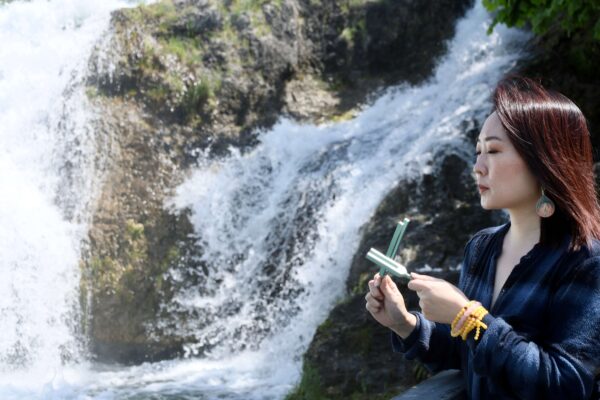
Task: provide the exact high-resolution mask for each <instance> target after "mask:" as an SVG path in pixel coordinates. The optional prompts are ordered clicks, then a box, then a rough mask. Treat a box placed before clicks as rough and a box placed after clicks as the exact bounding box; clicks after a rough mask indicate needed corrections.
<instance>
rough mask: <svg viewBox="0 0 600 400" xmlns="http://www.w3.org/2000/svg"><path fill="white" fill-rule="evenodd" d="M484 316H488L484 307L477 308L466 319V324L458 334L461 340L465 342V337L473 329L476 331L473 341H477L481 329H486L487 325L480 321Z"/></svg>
mask: <svg viewBox="0 0 600 400" xmlns="http://www.w3.org/2000/svg"><path fill="white" fill-rule="evenodd" d="M486 314H488V311H487V310H486V309H485V307H483V306H479V307H477V308H476V309H475V310H474V311H473V312H472V313H471V314H470V315H469V316H468V317H467V322H466V323H465V324H464V326H463V329H461V333H460V336H461V337H462V340H467V336H468V335H469V333H470V332H471V331H472V330H473V329H477V330H476V332H475V340H478V339H479V335H480V333H481V328H483V329H487V325H486V324H484V323H483V321H482V319H483V317H484V316H485V315H486Z"/></svg>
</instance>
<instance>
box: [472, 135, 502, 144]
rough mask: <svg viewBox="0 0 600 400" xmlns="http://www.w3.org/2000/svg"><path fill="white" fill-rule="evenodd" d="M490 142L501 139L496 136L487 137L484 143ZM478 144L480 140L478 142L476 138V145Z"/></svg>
mask: <svg viewBox="0 0 600 400" xmlns="http://www.w3.org/2000/svg"><path fill="white" fill-rule="evenodd" d="M490 140H499V141H502V139H500V138H499V137H498V136H488V137H486V138H485V141H486V142H489V141H490ZM479 142H480V140H479V138H477V143H479Z"/></svg>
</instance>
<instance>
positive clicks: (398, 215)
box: [290, 123, 505, 399]
mask: <svg viewBox="0 0 600 400" xmlns="http://www.w3.org/2000/svg"><path fill="white" fill-rule="evenodd" d="M470 125H471V128H470V129H468V131H469V137H470V140H471V141H472V142H471V144H472V145H473V146H474V140H475V136H476V135H477V134H478V133H479V127H477V126H476V125H475V124H474V123H471V124H470ZM433 159H434V160H435V161H434V164H432V165H431V171H430V173H428V174H425V175H423V176H421V177H420V178H419V179H418V180H410V181H403V182H400V183H399V184H398V186H397V188H396V189H395V190H394V191H392V192H391V193H389V195H388V196H387V197H386V198H385V199H384V201H383V202H382V203H381V204H380V206H379V208H378V209H377V211H376V213H375V216H374V218H373V219H372V220H371V221H370V222H369V224H368V225H367V226H366V227H365V231H364V235H363V240H362V242H361V244H360V247H359V250H358V252H357V254H356V256H355V257H354V260H353V262H352V266H351V270H350V275H349V277H348V281H347V287H348V290H349V293H348V297H347V298H346V300H345V301H344V302H343V303H342V304H339V305H338V306H336V307H335V308H334V309H333V311H332V312H331V314H330V316H329V318H328V319H327V321H325V322H324V323H323V325H321V326H320V327H319V329H318V330H317V333H316V334H315V337H314V339H313V342H312V344H311V346H310V348H309V350H308V351H307V353H306V354H305V357H304V361H305V363H304V379H305V381H303V382H302V383H301V385H300V387H299V389H298V392H301V391H302V390H305V389H304V388H305V387H306V386H310V387H311V388H312V389H311V390H313V392H312V397H311V396H308V395H306V393H296V394H292V395H291V396H290V398H291V399H294V398H304V399H308V398H321V397H325V398H348V397H349V396H350V395H351V394H353V393H365V395H364V398H365V399H366V398H375V396H382V397H381V398H389V397H390V396H391V395H392V394H397V393H399V392H401V391H403V390H405V389H406V388H408V387H410V386H412V385H414V384H415V383H416V382H417V377H419V371H420V367H419V365H418V363H412V362H407V361H406V360H404V357H403V356H402V355H400V354H393V353H392V352H391V349H390V336H389V330H388V329H386V328H383V327H382V326H381V325H379V324H378V323H377V322H375V320H374V319H373V318H371V316H370V315H369V314H368V313H367V312H366V310H365V309H364V305H365V301H364V296H365V294H366V292H367V290H368V289H367V281H368V280H369V279H371V278H372V276H373V275H374V274H375V272H377V268H375V267H374V266H373V265H372V263H370V262H369V261H368V260H366V259H365V257H364V254H366V253H367V251H368V250H369V248H371V247H375V248H377V249H381V250H385V249H387V246H388V244H389V241H390V240H391V236H392V234H393V232H394V229H395V226H396V223H397V221H399V220H401V219H403V218H404V217H408V218H410V219H411V222H410V224H409V226H408V229H407V231H406V233H405V236H404V239H403V240H402V246H401V249H400V250H401V251H400V252H399V258H400V262H401V263H402V264H404V265H406V266H407V268H408V269H409V271H420V270H422V269H423V270H424V271H426V272H424V273H426V274H428V275H432V276H436V277H440V278H443V279H446V280H448V281H450V282H452V283H454V284H456V283H457V281H458V276H459V273H460V270H459V264H460V262H461V260H462V257H463V249H464V246H465V244H466V243H467V241H468V239H469V238H470V236H471V235H472V234H473V233H474V232H477V231H478V230H480V229H483V228H484V227H488V226H493V225H497V224H499V223H502V222H504V219H505V217H504V216H503V214H502V213H501V212H492V213H490V212H487V211H484V210H483V209H482V208H481V206H480V205H479V195H478V193H477V192H476V190H475V185H474V182H473V178H472V177H471V175H470V168H471V167H470V166H471V161H470V160H466V159H464V158H463V156H461V154H460V153H459V152H455V151H453V150H451V149H440V150H439V152H438V154H436V155H435V156H434V157H433ZM428 266H435V267H436V268H435V269H430V268H428ZM398 284H399V288H400V291H401V292H402V294H403V295H404V297H405V301H406V304H407V307H408V309H409V310H418V309H419V307H418V297H417V296H416V294H414V292H412V291H410V290H408V288H406V284H405V283H402V282H398ZM310 374H313V376H318V377H319V379H318V382H311V383H307V382H306V379H307V377H309V376H311V375H310ZM420 377H421V378H422V377H424V375H423V374H422V373H421V376H420ZM367 394H368V395H367ZM315 396H317V397H315ZM318 396H321V397H318ZM358 398H363V397H358ZM377 398H379V397H377Z"/></svg>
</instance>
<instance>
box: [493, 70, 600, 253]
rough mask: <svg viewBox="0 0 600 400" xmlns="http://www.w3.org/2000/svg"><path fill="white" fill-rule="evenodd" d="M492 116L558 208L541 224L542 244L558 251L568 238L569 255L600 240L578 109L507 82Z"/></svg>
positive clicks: (524, 83)
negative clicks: (595, 240)
mask: <svg viewBox="0 0 600 400" xmlns="http://www.w3.org/2000/svg"><path fill="white" fill-rule="evenodd" d="M494 107H495V111H496V113H497V114H498V117H499V118H500V121H501V122H502V125H503V126H504V129H506V131H507V133H508V137H509V139H510V141H511V142H512V144H513V145H514V146H515V148H516V150H517V152H518V153H519V154H520V155H521V157H522V158H523V160H525V163H526V164H527V166H528V167H529V169H530V170H531V172H532V173H533V175H534V176H535V177H536V178H537V179H538V181H539V183H540V184H541V185H542V187H543V188H544V192H545V194H546V196H548V197H549V198H550V199H551V200H552V201H554V204H555V205H556V211H555V213H554V215H552V216H551V217H549V218H542V222H541V237H540V242H541V243H542V244H549V245H554V246H556V245H558V244H559V243H560V241H561V239H562V238H563V236H564V234H565V232H568V233H570V234H571V243H570V249H572V250H577V249H579V248H580V246H583V245H588V246H590V245H591V242H592V239H594V238H596V239H598V238H600V206H599V205H598V199H597V196H596V183H595V180H594V172H593V155H592V143H591V140H590V133H589V130H588V127H587V123H586V120H585V117H584V115H583V113H582V112H581V110H580V109H579V107H577V106H576V105H575V103H573V102H572V101H571V100H569V99H568V98H567V97H566V96H564V95H562V94H560V93H558V92H555V91H552V90H548V89H545V88H544V87H543V86H542V85H541V84H539V83H537V82H536V81H534V80H532V79H529V78H524V77H520V76H514V75H513V76H509V77H506V78H504V79H503V80H501V81H500V83H498V86H497V87H496V90H495V91H494Z"/></svg>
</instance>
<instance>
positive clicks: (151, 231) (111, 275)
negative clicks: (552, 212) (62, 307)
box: [82, 0, 471, 363]
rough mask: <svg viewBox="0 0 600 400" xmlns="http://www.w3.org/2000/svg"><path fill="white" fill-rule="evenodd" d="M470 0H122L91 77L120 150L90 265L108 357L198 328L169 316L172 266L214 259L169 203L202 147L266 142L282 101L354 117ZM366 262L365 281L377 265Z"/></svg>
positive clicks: (149, 355) (440, 37)
mask: <svg viewBox="0 0 600 400" xmlns="http://www.w3.org/2000/svg"><path fill="white" fill-rule="evenodd" d="M470 3H471V1H470V0H464V1H449V0H443V1H427V2H414V1H409V0H405V1H395V2H388V1H369V0H356V1H349V2H345V1H344V2H339V1H333V0H321V1H319V0H277V1H275V0H274V1H271V2H269V1H258V0H257V1H254V2H248V1H241V0H240V1H238V0H228V1H224V2H221V1H216V0H214V1H209V0H197V1H192V0H174V1H171V0H164V1H160V2H158V3H156V4H153V5H150V6H140V7H137V8H133V9H127V10H121V11H118V12H115V13H114V14H113V17H112V29H113V32H114V34H113V35H112V36H110V37H108V38H107V39H106V41H105V42H104V43H102V44H101V45H100V46H99V47H98V49H97V51H96V52H95V54H94V56H93V57H92V59H91V61H90V70H91V73H90V76H89V79H88V94H89V97H90V99H91V100H92V102H93V104H94V105H95V107H96V109H97V115H99V116H101V117H99V118H98V120H97V123H96V128H97V132H98V135H99V137H100V138H101V140H102V142H103V143H104V147H105V149H106V154H107V162H106V165H107V169H106V171H105V175H104V176H105V180H104V182H105V184H104V187H103V189H102V192H101V196H100V198H99V199H98V205H97V209H96V212H95V216H94V220H93V226H92V229H91V231H90V238H89V254H88V256H87V257H86V259H85V260H84V262H83V267H82V268H83V271H84V278H83V280H82V294H83V296H82V299H84V301H83V303H84V306H85V310H86V315H87V317H88V318H87V320H88V321H89V323H88V326H87V331H88V333H89V336H90V343H91V348H92V352H93V353H94V354H95V355H96V357H97V358H98V359H102V360H109V361H110V360H113V361H120V362H125V363H137V362H141V361H146V360H156V359H162V358H168V357H173V356H176V355H179V354H181V351H182V347H181V346H182V343H184V342H186V341H188V340H191V339H190V338H185V337H174V336H172V335H168V334H165V333H164V332H162V331H161V330H160V328H159V327H158V325H157V324H156V322H157V321H159V320H160V319H161V312H162V311H161V308H160V304H161V303H163V302H166V301H169V299H170V297H171V296H172V295H173V292H174V287H173V282H171V281H170V280H169V279H168V278H167V275H166V274H165V273H166V271H168V270H170V269H173V268H178V266H181V267H182V268H181V269H186V268H187V269H191V270H194V269H195V268H198V269H200V268H201V267H202V266H201V265H198V262H197V261H196V260H197V256H198V255H199V252H200V250H199V249H198V248H197V246H196V241H197V239H198V238H196V237H195V236H194V233H193V229H192V226H191V225H190V222H189V220H188V217H187V215H185V213H184V214H176V213H174V212H172V211H170V210H169V208H168V207H167V206H166V205H165V199H167V198H168V196H169V195H171V194H172V193H171V191H172V189H173V188H174V187H176V185H177V184H178V183H180V182H181V181H182V179H183V177H184V176H185V174H186V171H188V170H189V168H190V167H191V166H193V165H194V164H195V161H196V159H197V158H198V157H199V155H200V154H203V157H204V156H208V157H212V156H215V155H221V154H224V153H226V152H227V147H228V146H236V147H239V148H245V147H248V146H252V145H253V144H255V142H256V136H255V134H254V133H253V132H255V131H256V129H257V128H264V127H269V126H270V125H272V124H273V123H274V122H275V120H276V118H277V117H278V116H280V115H282V114H284V115H290V116H292V117H294V118H297V119H300V120H311V121H318V120H322V119H330V118H344V117H345V116H347V115H349V114H348V111H350V110H352V109H353V108H354V107H356V106H357V105H358V104H360V103H362V102H364V101H366V100H367V99H368V96H369V95H371V94H373V93H376V92H377V90H378V89H380V88H383V87H384V86H385V85H389V84H392V83H398V82H400V81H408V82H412V83H416V82H419V81H420V80H422V79H424V78H425V77H427V76H429V74H430V73H431V70H432V68H433V65H434V62H435V60H436V58H437V57H438V56H440V55H442V54H443V51H444V41H445V40H446V39H449V38H451V37H452V36H453V33H454V32H453V29H454V22H455V20H456V19H457V18H458V17H460V16H462V14H463V13H464V12H465V10H466V9H467V8H468V6H469V5H470ZM448 162H449V163H452V162H453V161H448ZM456 168H458V167H456ZM424 179H430V180H434V178H433V176H432V177H429V178H424ZM412 184H413V185H417V183H412ZM431 184H434V183H433V182H432V183H431ZM443 184H444V183H438V185H443ZM396 198H398V199H400V198H402V196H399V197H397V196H394V197H392V198H391V199H390V200H389V204H388V203H387V202H386V204H387V205H385V206H382V207H383V208H385V209H388V208H389V209H390V210H394V211H390V212H389V213H387V214H385V215H388V216H391V215H394V213H401V212H404V211H403V210H405V209H409V208H410V207H414V206H415V205H416V204H412V203H411V204H410V205H409V204H408V203H407V204H404V203H403V205H401V206H398V205H395V204H396ZM431 201H432V203H431V204H432V205H431V206H432V207H437V206H434V205H433V204H434V199H433V198H432V199H431ZM407 207H409V208H407ZM422 212H423V211H415V213H422ZM382 215H384V214H382ZM414 215H415V218H416V215H417V214H414ZM423 215H425V214H423ZM421 218H422V220H423V222H422V223H423V224H424V225H423V227H421V228H420V229H421V230H419V228H418V226H417V223H415V224H414V226H413V227H412V232H413V233H411V234H410V235H409V236H408V237H407V240H408V241H411V243H415V246H416V243H417V240H418V239H419V236H415V235H417V232H421V235H428V234H429V233H428V232H429V231H427V230H426V229H425V227H426V226H428V225H427V224H428V222H427V221H431V218H430V217H421ZM446 218H447V220H448V221H450V220H451V219H450V216H449V215H447V216H446ZM417 219H418V218H417ZM431 229H434V231H435V229H439V234H440V235H441V234H442V232H447V231H446V230H445V229H446V228H443V229H442V227H441V225H436V227H435V228H431ZM382 232H383V231H382ZM436 232H437V231H436ZM465 232H466V231H465ZM373 235H375V236H373ZM381 235H383V233H381ZM465 235H466V234H463V236H461V237H466V236H465ZM366 237H368V238H369V241H372V240H374V238H378V237H379V236H377V233H376V232H375V233H373V232H367V236H366ZM381 239H382V240H383V236H381ZM386 240H387V238H386ZM455 250H456V249H453V251H452V252H449V253H448V251H449V250H447V249H446V250H444V249H435V248H431V249H430V251H429V253H428V254H429V256H428V257H431V258H432V259H434V258H436V257H442V258H445V259H446V264H447V265H451V264H452V263H453V265H455V264H456V262H457V261H456V259H457V258H456V257H457V255H456V251H455ZM444 251H446V253H444ZM420 254H425V253H424V252H423V251H420ZM355 264H356V265H355V266H354V267H353V272H352V278H351V281H350V282H349V283H350V284H351V285H355V282H354V281H355V280H356V279H357V277H359V278H360V277H361V276H362V275H361V274H363V273H364V272H365V271H364V270H363V269H364V268H366V266H364V265H362V266H361V264H360V262H359V261H357V262H356V263H355ZM183 267H185V268H183Z"/></svg>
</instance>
